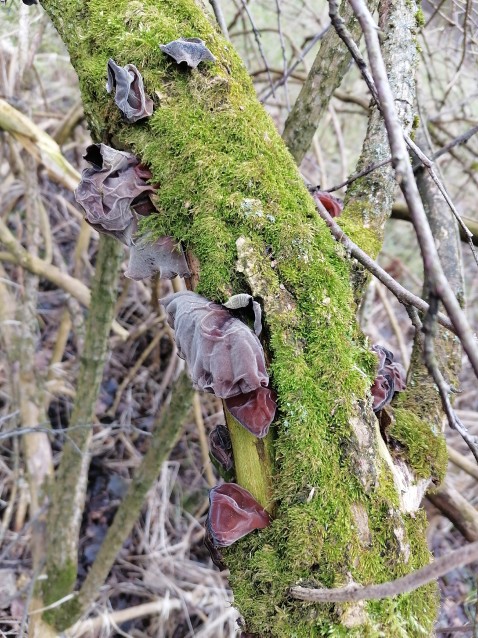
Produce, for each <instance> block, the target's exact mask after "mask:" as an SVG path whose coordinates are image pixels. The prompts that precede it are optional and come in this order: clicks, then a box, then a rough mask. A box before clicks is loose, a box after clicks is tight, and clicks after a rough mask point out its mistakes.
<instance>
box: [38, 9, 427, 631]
mask: <svg viewBox="0 0 478 638" xmlns="http://www.w3.org/2000/svg"><path fill="white" fill-rule="evenodd" d="M42 4H43V6H44V7H45V9H46V10H47V12H48V13H49V15H50V16H51V17H52V19H53V21H54V23H55V25H56V26H57V28H58V30H59V32H60V35H61V36H62V38H63V39H64V41H65V43H66V44H67V46H68V48H69V50H70V54H71V58H72V62H73V65H74V66H75V68H76V70H77V72H78V75H79V78H80V84H81V88H82V92H83V99H84V103H85V112H86V113H87V115H88V118H89V120H90V123H91V126H92V130H93V133H94V135H95V136H96V137H97V138H98V139H102V140H109V141H110V142H111V141H112V142H113V144H114V145H116V146H117V147H119V148H127V149H129V150H133V151H134V152H136V153H137V154H138V155H139V156H141V158H142V159H143V161H144V162H146V163H147V164H148V166H149V167H150V169H151V171H152V173H153V181H154V182H156V183H158V184H159V189H158V193H157V198H156V205H157V208H158V211H159V213H158V215H155V216H152V217H149V218H147V219H146V220H145V222H144V225H143V229H142V230H143V231H148V232H152V233H154V234H156V235H160V234H165V233H167V234H171V235H174V236H175V237H176V238H177V239H178V240H180V241H182V242H183V243H184V245H185V246H186V248H187V249H188V250H190V251H192V252H193V253H194V254H195V256H196V257H197V258H198V259H199V263H200V281H199V287H198V290H199V292H201V293H202V294H204V295H206V296H208V297H210V298H212V299H214V300H219V301H221V300H224V298H225V297H226V296H227V295H229V294H231V293H235V292H241V291H247V290H249V289H250V290H252V292H253V293H254V294H257V295H260V296H261V297H262V301H263V305H264V310H265V324H266V326H265V334H266V335H267V343H266V347H267V349H268V355H269V357H270V361H271V365H270V372H271V377H272V383H273V385H274V388H275V389H276V390H277V392H278V397H279V398H278V403H279V415H278V419H277V423H276V425H275V426H274V428H273V429H274V431H273V433H272V435H271V440H273V453H274V461H275V475H274V477H273V481H272V489H273V499H274V502H275V505H276V509H275V511H276V518H275V520H274V522H273V523H272V525H271V526H270V528H268V529H266V530H264V531H263V532H261V533H255V534H253V535H251V536H249V537H247V538H245V539H244V540H243V541H241V542H240V543H238V544H237V545H236V546H234V547H233V548H231V549H229V550H228V551H227V553H226V561H227V563H228V565H229V566H230V568H231V584H232V586H233V589H234V596H235V604H236V605H237V606H238V608H239V609H240V611H241V612H242V613H243V614H244V616H245V619H246V622H247V626H248V629H249V631H252V632H257V633H258V634H259V635H261V636H264V637H267V636H275V637H279V636H281V637H282V636H283V637H287V638H289V637H290V636H297V637H303V636H324V635H330V636H332V635H333V636H342V635H344V636H345V635H347V636H382V635H384V634H385V635H387V636H391V637H393V636H403V635H408V636H422V635H429V633H430V631H431V626H432V623H433V620H434V616H435V611H436V597H435V596H434V594H433V592H434V587H433V586H427V587H424V588H421V589H420V590H418V591H417V592H414V593H411V594H406V595H403V596H400V597H397V598H395V599H393V600H385V601H379V602H373V603H366V604H365V605H364V606H363V607H362V606H360V607H359V606H353V607H351V606H342V605H341V606H330V605H312V604H304V603H302V602H298V601H292V600H290V599H289V597H288V593H287V592H288V587H289V586H290V585H291V584H293V583H297V582H309V583H311V584H318V583H321V584H322V585H325V586H334V585H339V584H343V583H344V582H346V581H347V579H348V578H349V577H350V576H351V577H352V578H353V579H354V580H356V581H358V582H360V583H364V584H365V583H371V582H381V581H385V580H389V579H390V578H393V577H394V576H398V575H402V574H404V573H407V572H408V571H410V570H412V569H415V568H417V567H420V566H421V565H423V564H424V563H426V562H428V560H429V554H428V550H427V547H426V541H425V534H424V520H423V517H422V516H421V515H416V516H414V517H412V516H409V515H406V514H403V513H401V512H400V509H399V500H398V495H397V493H396V490H395V487H394V484H393V481H392V479H391V476H390V474H389V471H388V469H387V467H386V465H385V463H384V462H383V460H382V457H381V455H380V454H379V453H378V450H379V445H378V440H377V434H376V433H377V428H376V427H375V422H374V421H375V420H374V417H373V415H372V414H371V412H370V407H369V403H370V402H369V401H368V400H367V399H366V397H367V393H368V388H369V386H370V383H371V379H372V377H373V375H374V366H375V359H374V357H373V356H372V355H371V354H370V353H369V352H368V350H367V347H366V344H365V341H364V338H363V336H362V335H361V334H360V332H359V330H358V327H357V323H356V320H355V304H354V299H353V294H352V289H351V286H350V283H349V282H350V265H349V262H348V261H347V260H346V259H345V258H344V255H343V254H342V249H341V248H340V246H337V245H336V244H335V243H334V241H333V240H332V239H331V237H330V235H329V233H328V231H327V229H326V228H325V225H323V224H320V223H319V222H318V221H317V218H316V215H315V210H314V204H313V202H312V200H311V199H310V197H309V195H308V193H307V191H306V190H305V188H304V186H303V183H302V179H301V177H300V175H299V173H298V171H297V169H296V167H295V164H294V161H293V160H292V158H291V156H290V155H289V153H288V152H287V150H286V149H285V146H284V145H283V142H282V141H281V139H280V136H279V135H278V133H277V132H276V130H275V128H274V125H273V123H272V121H271V119H270V118H269V117H268V116H267V114H266V113H265V112H264V110H263V108H262V107H261V105H260V104H259V103H258V102H257V100H256V98H255V95H254V90H253V87H252V84H251V82H250V79H249V77H248V75H247V73H246V70H245V68H244V66H243V65H242V63H241V61H240V60H239V58H238V57H237V55H236V54H235V53H234V51H233V49H232V47H231V45H230V44H229V43H228V42H226V41H225V40H224V39H223V38H222V37H221V36H220V35H219V34H218V32H217V31H216V30H215V29H214V28H213V27H212V26H211V23H210V21H209V20H208V18H207V17H206V16H205V14H204V13H203V11H202V10H201V8H200V7H198V6H197V5H196V4H194V2H193V1H192V0H174V2H172V1H171V0H118V1H117V2H115V3H114V4H111V3H110V2H109V0H88V1H86V2H85V0H61V1H60V0H43V2H42ZM180 36H184V37H192V36H193V37H200V38H202V39H203V40H205V41H206V44H207V46H208V47H209V48H210V50H211V51H212V52H213V54H214V55H215V56H216V58H217V62H216V63H213V64H203V65H201V66H200V67H199V68H198V69H197V70H190V69H186V70H185V69H182V68H179V67H178V66H177V65H176V64H175V63H173V62H172V61H171V60H170V59H168V58H167V57H165V56H164V54H163V53H162V52H161V51H160V49H159V44H161V43H166V42H168V41H170V40H172V39H175V38H178V37H180ZM109 57H113V58H114V59H115V61H116V62H117V63H118V64H121V65H123V64H126V63H133V64H135V65H136V66H137V67H138V68H139V70H140V71H141V73H142V74H143V77H144V79H145V86H146V90H147V92H148V93H149V95H151V96H152V97H153V98H154V99H155V102H156V108H155V112H154V114H153V116H152V117H151V118H150V119H149V120H148V121H147V122H145V123H139V124H136V125H126V124H124V123H123V122H122V121H121V118H120V114H119V112H117V110H116V107H115V105H114V102H113V99H112V98H111V97H110V96H108V95H107V93H106V91H105V77H106V63H107V60H108V58H109ZM241 238H242V239H241ZM238 240H239V243H238V244H237V245H236V242H238ZM244 245H246V246H247V247H248V250H249V253H247V254H250V259H246V260H244V252H242V253H241V250H242V249H243V248H244ZM240 247H242V248H240ZM238 251H239V253H241V254H242V258H241V255H238ZM246 252H247V251H246ZM238 257H239V260H238ZM236 260H238V261H239V263H236ZM249 266H250V267H249ZM357 440H358V441H359V447H358V448H357V447H356V446H354V445H352V447H351V442H353V441H357ZM360 445H362V446H363V449H364V448H365V447H366V448H367V451H368V456H369V460H370V463H368V462H367V464H366V467H357V463H359V464H360V457H359V456H357V455H354V454H349V451H350V450H351V449H352V448H353V449H362V448H360ZM369 466H370V467H369ZM255 471H258V472H260V468H257V467H256V469H255ZM365 475H368V476H369V478H370V480H365V479H364V476H365Z"/></svg>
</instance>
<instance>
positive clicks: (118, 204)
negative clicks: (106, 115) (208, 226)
mask: <svg viewBox="0 0 478 638" xmlns="http://www.w3.org/2000/svg"><path fill="white" fill-rule="evenodd" d="M84 158H85V159H86V161H87V162H89V163H90V164H91V167H90V168H85V170H84V171H83V173H82V175H81V182H80V184H79V186H78V188H77V189H76V191H75V197H76V201H77V202H78V203H79V204H80V205H81V206H82V208H83V209H84V211H85V219H86V221H87V222H88V223H89V224H90V226H92V227H93V228H94V229H95V230H97V231H98V232H100V233H104V234H106V235H111V236H113V237H115V239H117V240H118V241H120V242H121V243H123V244H124V245H125V246H129V248H130V259H129V264H128V268H127V269H126V272H125V275H126V276H127V277H129V278H131V279H136V280H139V279H145V278H146V277H151V276H152V275H154V274H156V273H158V272H159V273H160V275H161V277H163V278H166V279H171V278H172V277H175V276H176V275H179V276H180V277H188V276H189V268H188V265H187V262H186V259H185V257H184V254H183V251H182V249H181V248H179V249H178V246H177V244H178V242H175V241H174V239H173V238H172V237H160V238H159V239H156V240H155V239H152V238H150V237H149V236H148V235H147V234H146V235H143V236H142V237H141V238H139V239H136V238H135V234H136V231H137V228H138V215H139V216H147V215H150V214H151V213H152V212H153V211H155V210H156V209H155V208H154V206H153V204H152V202H151V199H150V197H149V196H150V195H151V194H152V193H154V192H155V189H154V187H153V186H152V185H150V184H148V183H147V181H146V180H149V179H151V173H150V172H149V170H148V169H147V168H146V167H145V166H143V165H142V164H140V162H139V160H138V159H137V157H136V156H135V155H132V154H131V153H125V152H123V151H117V150H116V149H114V148H111V147H110V146H107V145H106V144H91V145H90V146H88V147H87V149H86V154H85V155H84Z"/></svg>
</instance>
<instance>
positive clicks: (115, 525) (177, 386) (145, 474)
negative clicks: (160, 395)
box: [48, 372, 193, 629]
mask: <svg viewBox="0 0 478 638" xmlns="http://www.w3.org/2000/svg"><path fill="white" fill-rule="evenodd" d="M192 397H193V388H192V385H191V381H190V380H189V377H188V375H187V374H186V373H185V372H183V373H182V374H181V375H180V376H179V377H178V379H177V381H176V382H175V383H174V386H173V389H172V393H171V402H170V404H169V405H168V406H166V407H165V408H163V411H162V414H161V417H160V419H159V421H158V423H156V425H155V428H154V430H153V435H152V437H151V442H150V446H149V448H148V451H147V452H146V455H145V457H144V459H143V461H142V462H141V465H140V466H139V468H138V470H137V472H136V474H135V475H134V477H133V480H132V481H131V484H130V486H129V488H128V491H127V493H126V496H125V497H124V499H123V501H122V502H121V505H120V506H119V508H118V511H117V512H116V515H115V517H114V519H113V522H112V524H111V526H110V528H109V529H108V533H107V534H106V537H105V539H104V541H103V543H102V545H101V547H100V550H99V552H98V555H97V556H96V559H95V562H94V563H93V566H92V567H91V569H90V571H89V572H88V576H87V577H86V580H85V582H84V583H83V586H82V587H81V589H80V592H79V594H78V595H77V596H76V597H75V598H73V599H72V600H71V601H68V602H67V603H65V604H64V605H62V606H60V607H57V608H55V609H54V610H52V611H51V612H50V613H49V615H48V619H49V621H50V622H51V623H53V624H54V625H55V627H56V628H57V629H66V628H67V627H69V626H71V625H72V624H73V623H74V622H75V621H76V620H78V618H79V617H80V616H81V615H82V614H83V613H84V612H85V611H87V609H88V608H89V606H90V605H91V604H92V603H93V602H94V600H95V598H96V596H97V594H98V590H99V588H100V587H101V585H102V584H103V583H104V581H105V579H106V577H107V576H108V572H109V571H110V569H111V567H112V565H113V562H114V560H115V558H116V555H117V554H118V552H119V551H120V549H121V546H122V545H123V543H124V541H125V539H126V538H127V537H128V535H129V533H130V532H131V530H132V529H133V525H134V524H135V522H136V520H137V519H138V516H139V514H140V512H141V508H142V506H143V504H144V501H145V498H146V494H147V493H148V491H149V490H150V489H151V488H152V487H153V485H154V483H155V481H156V479H157V478H158V474H159V472H160V470H161V465H162V464H163V462H164V461H165V460H166V459H167V458H168V456H169V453H170V452H171V450H172V448H173V446H174V444H175V442H176V441H177V439H178V436H179V435H180V433H181V428H182V426H183V424H184V422H185V419H186V417H187V416H188V413H189V410H190V408H191V402H192Z"/></svg>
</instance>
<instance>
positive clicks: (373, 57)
mask: <svg viewBox="0 0 478 638" xmlns="http://www.w3.org/2000/svg"><path fill="white" fill-rule="evenodd" d="M332 2H333V0H332ZM350 2H351V4H352V7H353V9H354V12H355V14H356V16H357V18H358V20H359V22H360V24H361V26H362V30H363V32H364V36H365V43H366V46H367V51H368V55H369V60H370V67H371V69H372V73H373V75H374V81H375V84H373V80H372V85H373V86H374V87H375V86H376V91H375V90H374V92H375V94H376V95H378V97H379V102H378V103H379V104H380V106H381V110H382V113H383V116H384V119H385V125H386V128H387V132H388V137H389V142H390V148H391V152H392V157H393V162H392V164H393V166H394V168H395V171H396V176H397V181H398V183H399V185H400V188H401V190H402V192H403V194H404V197H405V200H406V202H407V204H408V207H409V209H410V214H411V217H412V220H413V225H414V227H415V232H416V235H417V239H418V243H419V245H420V250H421V253H422V259H423V264H424V268H425V272H426V274H427V277H428V280H429V284H430V287H431V288H432V289H433V291H434V292H436V294H437V295H438V296H439V297H440V299H441V301H442V303H443V305H444V306H445V309H446V310H447V312H448V315H449V317H450V320H451V322H452V323H453V326H454V328H455V332H456V334H457V335H458V336H459V338H460V341H461V343H462V346H463V349H464V350H465V352H466V354H467V355H468V358H469V360H470V363H471V365H472V368H473V370H474V372H475V375H476V376H477V377H478V347H477V344H476V340H475V337H474V335H473V331H472V329H471V327H470V325H469V323H468V320H467V319H466V316H465V314H464V312H463V310H462V309H461V307H460V304H459V303H458V301H457V299H456V297H455V295H454V293H453V290H452V289H451V287H450V284H449V282H448V280H447V279H446V277H445V275H444V273H443V269H442V267H441V264H440V260H439V257H438V254H437V250H436V247H435V243H434V240H433V235H432V232H431V230H430V226H429V224H428V220H427V217H426V214H425V210H424V208H423V204H422V201H421V199H420V195H419V193H418V188H417V185H416V182H415V179H414V176H413V170H412V167H411V164H410V161H409V157H408V152H407V147H406V144H405V139H404V134H403V131H402V128H401V126H400V123H399V122H398V119H397V116H396V113H395V105H394V99H393V95H392V92H391V89H390V85H389V83H388V79H387V73H386V69H385V65H384V62H383V59H382V54H381V51H380V43H379V39H378V34H377V25H376V24H375V21H374V20H373V18H372V15H371V14H370V12H369V10H368V8H367V7H366V5H365V4H364V2H363V1H362V0H350ZM407 141H408V140H407Z"/></svg>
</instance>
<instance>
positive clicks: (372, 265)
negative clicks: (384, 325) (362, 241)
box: [317, 202, 453, 331]
mask: <svg viewBox="0 0 478 638" xmlns="http://www.w3.org/2000/svg"><path fill="white" fill-rule="evenodd" d="M317 212H318V214H319V215H320V217H322V219H323V220H324V221H325V222H326V224H327V226H328V227H329V230H330V232H331V233H332V235H333V236H334V237H335V239H336V240H337V241H338V242H340V243H341V244H343V245H344V246H345V249H346V250H347V252H349V253H350V254H351V255H352V257H354V258H355V259H356V260H357V261H359V262H360V263H361V264H362V266H364V267H365V268H366V269H367V270H368V271H369V272H371V273H372V275H373V276H374V277H376V278H377V279H378V280H379V281H381V282H382V283H383V284H384V286H386V287H387V288H388V289H389V290H390V292H392V293H393V294H394V295H395V297H396V298H397V299H398V301H399V302H400V303H402V304H404V305H405V306H413V307H414V308H417V309H418V310H420V312H427V310H428V304H427V302H426V301H424V300H423V299H421V298H420V297H417V296H416V295H414V294H413V293H411V292H410V291H409V290H407V289H406V288H404V287H403V286H401V285H400V284H399V283H398V282H397V281H396V280H395V279H394V278H393V277H391V276H390V275H389V274H388V273H387V272H385V270H383V268H381V267H380V266H379V265H378V264H377V262H376V261H374V260H373V259H372V258H371V257H369V255H367V253H365V252H364V251H363V250H362V249H361V248H359V247H358V246H357V244H354V242H353V241H352V240H351V239H349V237H347V235H346V234H345V233H344V231H343V230H342V229H341V228H340V226H339V225H338V224H337V222H336V221H335V220H334V219H333V218H332V217H331V216H330V215H329V213H328V212H327V211H326V210H325V208H324V207H323V206H322V205H321V204H320V202H317ZM438 321H439V323H440V324H441V325H442V326H445V328H448V329H449V330H452V331H453V326H452V324H451V322H450V320H449V319H448V317H446V316H445V315H443V314H442V313H438Z"/></svg>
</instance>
